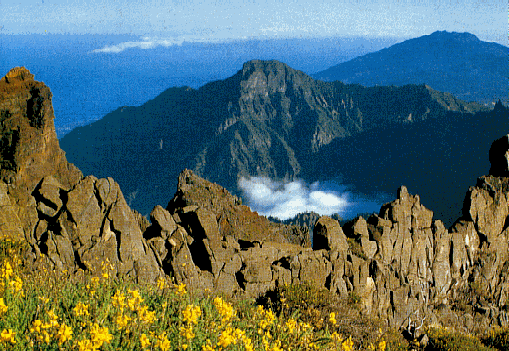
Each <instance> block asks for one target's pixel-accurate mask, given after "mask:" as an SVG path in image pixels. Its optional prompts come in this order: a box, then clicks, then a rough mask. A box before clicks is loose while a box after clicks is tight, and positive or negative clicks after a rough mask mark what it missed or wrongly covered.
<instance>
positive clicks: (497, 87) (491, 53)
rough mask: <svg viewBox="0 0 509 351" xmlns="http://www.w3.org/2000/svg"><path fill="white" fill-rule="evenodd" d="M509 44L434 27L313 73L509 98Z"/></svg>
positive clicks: (469, 96)
mask: <svg viewBox="0 0 509 351" xmlns="http://www.w3.org/2000/svg"><path fill="white" fill-rule="evenodd" d="M508 59H509V50H508V48H507V47H505V46H503V45H500V44H497V43H489V42H483V41H481V40H479V39H478V38H477V37H476V36H475V35H472V34H469V33H456V32H452V33H448V32H445V31H443V32H440V31H437V32H434V33H433V34H430V35H424V36H421V37H418V38H414V39H410V40H406V41H404V42H402V43H398V44H395V45H393V46H391V47H389V48H386V49H382V50H380V51H377V52H373V53H369V54H367V55H364V56H360V57H357V58H354V59H352V60H350V61H348V62H344V63H340V64H338V65H336V66H333V67H331V68H328V69H326V70H324V71H321V72H318V73H316V74H314V75H313V77H314V78H316V79H322V80H325V81H334V80H339V81H342V82H344V83H356V84H362V85H364V86H375V85H396V86H401V85H405V84H427V85H429V86H430V87H432V88H433V89H436V90H439V91H446V92H449V93H452V94H453V95H454V96H456V97H457V98H459V99H462V100H466V101H477V102H480V103H490V102H494V101H497V100H498V99H501V100H502V101H504V102H505V103H506V104H507V102H508V100H507V87H508V85H509V80H508V79H509V78H508V77H509V68H508V67H509V66H508V65H507V62H508Z"/></svg>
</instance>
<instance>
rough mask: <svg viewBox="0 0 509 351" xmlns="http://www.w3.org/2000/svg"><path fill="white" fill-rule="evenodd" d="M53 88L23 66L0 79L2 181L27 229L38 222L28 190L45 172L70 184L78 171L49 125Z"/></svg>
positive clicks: (32, 187)
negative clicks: (66, 155) (67, 157)
mask: <svg viewBox="0 0 509 351" xmlns="http://www.w3.org/2000/svg"><path fill="white" fill-rule="evenodd" d="M53 119H54V115H53V105H52V103H51V91H50V90H49V88H48V87H47V86H46V85H45V84H44V83H41V82H37V81H35V80H34V76H33V74H31V73H30V72H29V71H28V70H27V69H25V68H24V67H16V68H13V69H12V70H10V71H9V72H8V73H7V75H6V76H5V77H3V78H2V79H0V181H2V182H3V183H6V184H8V187H7V193H8V194H9V195H10V196H11V200H12V199H14V201H15V202H16V203H17V204H18V207H17V215H18V217H19V219H20V220H21V223H22V225H23V228H24V230H25V232H28V231H30V228H32V227H33V226H34V225H35V223H34V221H36V212H35V209H34V207H33V205H34V203H33V201H32V199H31V198H30V195H31V191H32V190H33V189H34V187H35V185H37V184H38V183H39V181H40V180H41V179H42V178H43V177H45V176H48V175H52V176H53V177H55V178H56V179H57V180H58V181H59V182H60V184H62V186H63V187H64V188H67V189H69V188H70V187H71V186H72V185H73V184H75V183H76V182H77V181H78V180H79V179H81V177H82V174H81V172H80V171H79V170H78V169H77V168H76V167H74V165H72V164H70V163H68V162H67V160H66V158H65V153H64V152H63V151H62V150H61V149H60V147H59V144H58V139H57V137H56V134H55V127H54V124H53Z"/></svg>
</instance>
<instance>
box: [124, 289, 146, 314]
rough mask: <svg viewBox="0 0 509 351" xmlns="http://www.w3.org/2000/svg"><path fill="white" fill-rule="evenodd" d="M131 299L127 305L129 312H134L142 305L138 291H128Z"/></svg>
mask: <svg viewBox="0 0 509 351" xmlns="http://www.w3.org/2000/svg"><path fill="white" fill-rule="evenodd" d="M129 293H130V294H131V296H132V298H130V299H128V300H127V305H128V306H129V308H130V309H131V311H135V310H136V309H137V308H138V306H139V305H141V304H142V303H143V299H142V298H141V296H140V293H139V292H138V290H129Z"/></svg>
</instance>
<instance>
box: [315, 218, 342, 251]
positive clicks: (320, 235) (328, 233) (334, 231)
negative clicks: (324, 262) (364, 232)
mask: <svg viewBox="0 0 509 351" xmlns="http://www.w3.org/2000/svg"><path fill="white" fill-rule="evenodd" d="M322 249H324V250H332V251H341V252H346V251H347V250H348V242H347V241H346V236H345V234H344V233H343V229H342V228H341V226H340V225H339V222H338V221H336V220H334V219H332V218H330V217H327V216H323V217H321V218H320V219H319V220H318V222H316V225H315V229H314V231H313V250H322Z"/></svg>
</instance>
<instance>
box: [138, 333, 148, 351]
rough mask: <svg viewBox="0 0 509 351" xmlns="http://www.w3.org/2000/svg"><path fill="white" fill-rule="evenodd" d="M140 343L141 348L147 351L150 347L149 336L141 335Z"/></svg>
mask: <svg viewBox="0 0 509 351" xmlns="http://www.w3.org/2000/svg"><path fill="white" fill-rule="evenodd" d="M140 343H141V348H143V349H146V348H147V347H149V346H150V340H149V339H148V337H147V334H141V335H140Z"/></svg>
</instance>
